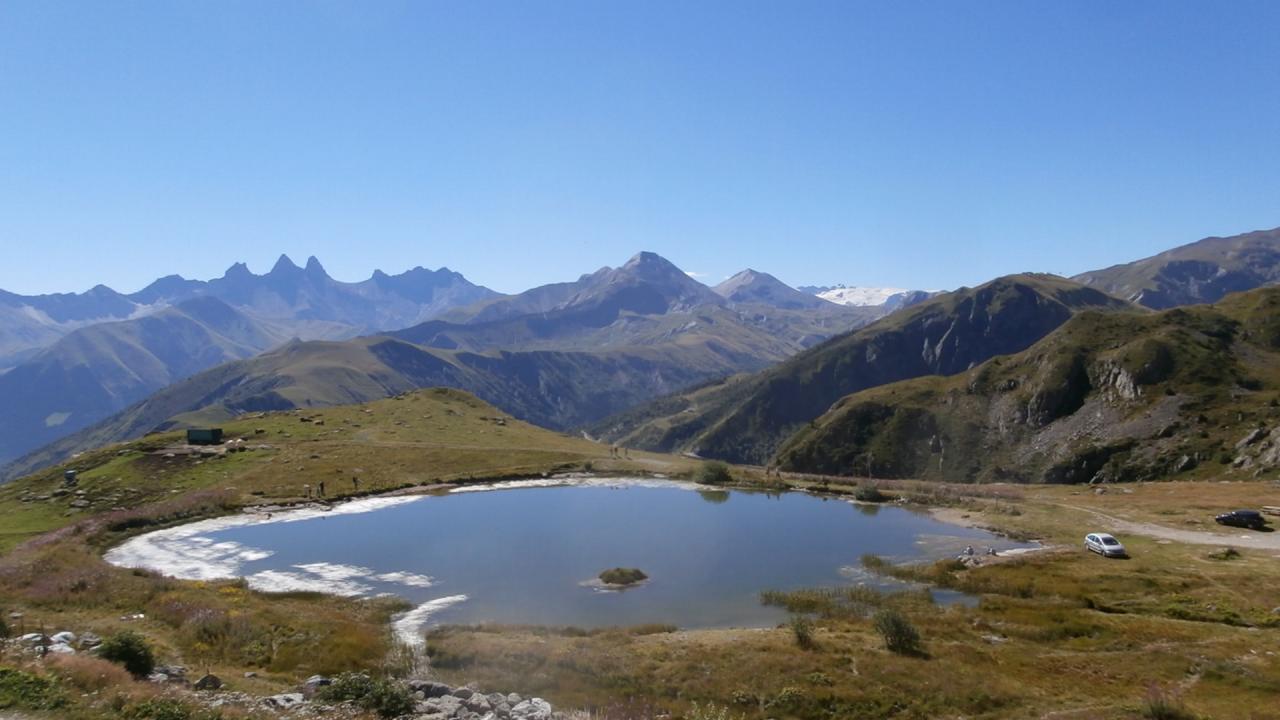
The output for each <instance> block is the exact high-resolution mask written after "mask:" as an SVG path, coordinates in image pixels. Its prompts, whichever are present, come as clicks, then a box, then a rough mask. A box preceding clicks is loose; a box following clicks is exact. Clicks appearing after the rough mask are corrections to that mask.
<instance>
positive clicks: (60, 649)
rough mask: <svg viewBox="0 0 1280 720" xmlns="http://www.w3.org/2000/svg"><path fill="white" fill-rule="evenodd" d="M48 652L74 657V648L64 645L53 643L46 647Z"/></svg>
mask: <svg viewBox="0 0 1280 720" xmlns="http://www.w3.org/2000/svg"><path fill="white" fill-rule="evenodd" d="M48 650H49V652H50V653H54V654H56V655H75V654H76V651H75V648H73V647H71V646H70V645H68V644H66V643H54V644H52V645H50V646H49V647H48Z"/></svg>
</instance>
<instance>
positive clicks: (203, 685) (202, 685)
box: [196, 674, 222, 690]
mask: <svg viewBox="0 0 1280 720" xmlns="http://www.w3.org/2000/svg"><path fill="white" fill-rule="evenodd" d="M221 687H222V680H221V679H220V678H218V676H217V675H212V674H210V675H205V676H203V677H201V678H200V679H199V680H197V681H196V689H197V690H218V689H220V688H221Z"/></svg>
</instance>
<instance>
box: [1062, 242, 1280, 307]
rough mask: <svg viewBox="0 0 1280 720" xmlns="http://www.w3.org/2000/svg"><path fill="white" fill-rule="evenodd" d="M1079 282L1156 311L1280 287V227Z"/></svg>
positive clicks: (1090, 274)
mask: <svg viewBox="0 0 1280 720" xmlns="http://www.w3.org/2000/svg"><path fill="white" fill-rule="evenodd" d="M1073 279H1074V280H1075V281H1076V282H1079V283H1082V284H1084V285H1088V286H1090V287H1096V288H1098V289H1100V290H1103V291H1104V292H1108V293H1111V294H1112V295H1115V296H1117V297H1122V298H1125V299H1127V300H1130V301H1132V302H1135V303H1138V304H1139V305H1144V306H1146V307H1149V308H1154V309H1156V310H1163V309H1167V308H1171V307H1176V306H1179V305H1197V304H1202V303H1213V302H1217V301H1218V300H1221V299H1222V298H1223V297H1225V296H1226V295H1227V294H1229V293H1233V292H1241V291H1245V290H1252V289H1254V288H1258V287H1263V286H1266V285H1274V284H1276V283H1280V228H1276V229H1273V230H1258V231H1255V232H1250V233H1244V234H1242V235H1232V236H1230V237H1208V238H1205V239H1203V240H1199V241H1197V242H1193V243H1190V244H1188V245H1183V246H1181V247H1176V248H1174V249H1172V250H1167V251H1165V252H1162V253H1160V254H1158V255H1153V256H1151V257H1149V258H1145V259H1143V260H1138V261H1135V262H1131V263H1124V264H1121V265H1113V266H1111V267H1109V268H1105V269H1103V270H1094V271H1092V272H1087V273H1082V274H1080V275H1077V276H1075V277H1074V278H1073Z"/></svg>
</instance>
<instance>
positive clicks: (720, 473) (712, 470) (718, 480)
mask: <svg viewBox="0 0 1280 720" xmlns="http://www.w3.org/2000/svg"><path fill="white" fill-rule="evenodd" d="M693 479H694V481H695V482H698V483H701V484H703V485H726V484H728V483H731V482H733V475H731V474H729V466H728V465H726V464H724V463H722V462H720V461H719V460H712V461H711V462H705V463H702V466H701V467H699V468H698V470H697V472H695V473H694V474H693Z"/></svg>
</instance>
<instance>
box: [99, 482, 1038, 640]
mask: <svg viewBox="0 0 1280 720" xmlns="http://www.w3.org/2000/svg"><path fill="white" fill-rule="evenodd" d="M563 483H564V484H562V485H555V484H554V483H552V484H551V486H547V485H548V483H546V482H545V481H543V482H541V483H539V482H536V481H535V482H534V483H532V484H525V483H518V482H513V483H500V484H497V485H492V486H482V487H463V488H459V489H457V490H454V491H453V492H449V493H445V494H438V495H418V496H405V497H395V498H379V499H370V500H360V501H353V502H348V503H343V504H339V505H336V506H335V507H334V508H333V509H332V510H329V511H320V510H315V509H302V510H286V511H283V512H276V513H272V514H270V515H268V514H265V513H261V512H259V513H254V514H245V515H240V516H233V517H229V518H218V519H214V520H206V521H202V522H199V523H193V524H190V525H184V526H180V527H176V528H170V529H167V530H161V531H157V532H153V533H149V534H147V535H143V536H140V537H138V538H134V539H133V540H130V541H129V542H127V543H125V544H124V545H121V546H120V547H117V548H115V549H113V550H111V551H110V552H108V554H107V559H108V560H110V561H111V562H113V563H116V564H118V565H124V566H129V567H147V568H150V569H153V570H157V571H160V572H163V573H166V574H169V575H172V576H175V577H179V578H187V579H215V578H226V577H243V578H246V579H247V581H248V583H249V585H250V586H251V587H253V588H255V589H258V590H263V591H268V592H286V591H321V592H331V593H337V594H341V595H347V596H374V595H379V594H393V595H396V596H399V597H401V598H403V599H404V600H406V601H408V602H410V603H412V604H414V605H415V606H416V609H415V610H414V611H411V612H410V613H407V616H406V618H404V620H403V621H402V622H401V623H399V624H398V625H397V633H398V634H400V635H401V637H403V638H404V639H406V640H407V641H409V642H415V641H416V639H417V638H420V637H421V628H422V627H423V626H426V625H431V624H438V623H448V624H476V623H502V624H521V625H524V624H528V625H548V626H576V627H583V628H593V627H603V626H632V625H642V624H651V623H655V624H666V625H674V626H677V627H680V628H685V629H700V628H721V627H768V626H774V625H776V624H778V623H779V622H782V621H784V620H785V619H786V613H785V611H783V610H782V609H780V608H776V607H770V606H766V605H764V604H762V603H761V601H760V593H761V592H762V591H764V590H794V589H799V588H808V587H835V586H848V585H857V584H865V585H869V586H872V587H876V588H882V589H886V590H893V589H901V588H902V585H901V584H899V583H897V582H896V581H892V580H888V579H885V578H881V577H878V576H875V575H871V574H870V573H868V572H866V571H865V570H863V569H862V567H861V563H860V558H861V557H862V556H863V555H866V554H874V555H878V556H881V557H884V558H885V559H888V560H891V561H894V562H911V561H925V560H934V559H940V558H944V557H954V556H956V555H958V554H960V553H961V552H964V550H965V548H966V547H967V546H969V547H973V548H975V550H976V551H977V552H984V551H985V550H986V549H987V548H988V547H990V548H994V549H995V550H997V551H1006V550H1010V549H1013V548H1023V547H1027V545H1025V544H1022V543H1016V542H1013V541H1010V540H1006V539H1004V538H1000V537H997V536H995V535H992V534H990V533H987V532H984V531H982V530H976V529H971V528H965V527H959V526H955V525H949V524H946V523H943V522H940V521H938V520H935V519H933V518H932V517H930V516H928V515H926V514H921V513H918V512H913V511H910V510H907V509H904V508H900V507H895V506H881V505H871V504H857V503H853V502H850V501H849V500H847V499H844V498H841V497H828V496H822V495H815V494H809V493H803V492H787V493H765V492H755V491H746V490H736V489H719V488H709V487H704V486H694V485H689V484H682V483H674V482H669V481H663V480H654V479H639V478H635V479H626V478H576V479H569V480H565V481H563ZM614 567H628V568H639V569H640V570H642V571H643V572H644V573H645V574H646V575H647V576H648V579H647V580H645V581H644V582H642V583H639V584H637V585H635V586H631V587H627V588H625V589H619V588H612V587H607V586H603V585H602V584H601V583H600V582H599V581H598V580H596V578H597V576H598V575H599V573H600V572H601V571H603V570H606V569H609V568H614ZM932 592H933V594H934V599H935V600H936V601H937V602H940V603H955V602H972V601H973V600H974V599H973V598H969V597H967V596H964V595H962V594H959V593H955V592H952V591H945V590H933V591H932Z"/></svg>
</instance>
